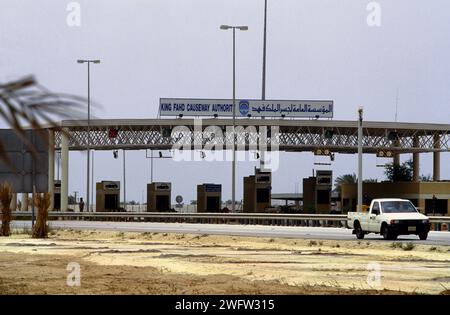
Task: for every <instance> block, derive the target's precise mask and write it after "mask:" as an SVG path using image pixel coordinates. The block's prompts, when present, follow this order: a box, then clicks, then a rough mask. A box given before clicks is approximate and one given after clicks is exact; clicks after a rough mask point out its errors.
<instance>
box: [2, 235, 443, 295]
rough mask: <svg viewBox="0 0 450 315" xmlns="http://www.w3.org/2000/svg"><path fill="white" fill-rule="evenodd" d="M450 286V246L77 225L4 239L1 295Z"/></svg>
mask: <svg viewBox="0 0 450 315" xmlns="http://www.w3.org/2000/svg"><path fill="white" fill-rule="evenodd" d="M73 263H76V264H78V265H79V266H80V283H79V284H80V285H79V286H78V285H75V286H69V285H68V282H67V278H68V276H69V274H70V273H71V271H73V270H71V269H70V268H69V269H68V266H73ZM377 270H379V273H377ZM378 275H379V276H378ZM72 284H73V283H72ZM449 289H450V246H431V245H418V244H410V243H408V242H403V243H402V242H386V241H382V240H379V241H364V240H362V241H358V242H355V241H326V240H320V241H319V240H301V239H272V238H251V237H236V236H212V235H195V234H166V233H131V232H130V233H123V232H108V231H76V230H70V229H69V230H54V231H52V232H51V233H50V235H49V238H47V239H43V240H41V239H39V240H38V239H32V238H31V237H30V236H29V235H28V232H27V231H23V230H22V231H19V230H16V231H14V234H13V235H12V236H11V237H0V294H448V293H449V292H450V291H449Z"/></svg>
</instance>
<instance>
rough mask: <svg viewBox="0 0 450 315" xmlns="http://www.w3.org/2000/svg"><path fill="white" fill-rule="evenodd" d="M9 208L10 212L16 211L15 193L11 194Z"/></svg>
mask: <svg viewBox="0 0 450 315" xmlns="http://www.w3.org/2000/svg"><path fill="white" fill-rule="evenodd" d="M9 208H10V209H11V211H16V208H17V194H16V193H13V194H12V199H11V205H10V207H9Z"/></svg>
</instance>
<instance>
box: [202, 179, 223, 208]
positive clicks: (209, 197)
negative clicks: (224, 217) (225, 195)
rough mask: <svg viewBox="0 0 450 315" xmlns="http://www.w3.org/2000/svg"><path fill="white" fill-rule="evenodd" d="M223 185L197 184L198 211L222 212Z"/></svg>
mask: <svg viewBox="0 0 450 315" xmlns="http://www.w3.org/2000/svg"><path fill="white" fill-rule="evenodd" d="M221 205H222V185H218V184H202V185H198V186H197V212H221Z"/></svg>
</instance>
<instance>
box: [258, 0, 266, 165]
mask: <svg viewBox="0 0 450 315" xmlns="http://www.w3.org/2000/svg"><path fill="white" fill-rule="evenodd" d="M266 51H267V0H264V34H263V64H262V91H261V92H262V93H261V94H262V95H261V99H262V100H263V101H265V100H266ZM262 118H263V119H264V117H262ZM265 153H266V152H265V151H263V150H261V157H260V160H259V168H260V169H261V170H262V171H264V170H265V168H266V165H265V161H266V154H265Z"/></svg>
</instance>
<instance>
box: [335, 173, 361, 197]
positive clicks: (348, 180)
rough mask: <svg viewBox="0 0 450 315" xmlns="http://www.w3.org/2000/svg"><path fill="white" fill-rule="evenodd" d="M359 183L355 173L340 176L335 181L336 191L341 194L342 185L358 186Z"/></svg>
mask: <svg viewBox="0 0 450 315" xmlns="http://www.w3.org/2000/svg"><path fill="white" fill-rule="evenodd" d="M357 181H358V178H357V177H356V174H355V173H353V174H345V175H341V176H338V177H336V179H335V180H334V185H335V186H336V188H335V191H336V192H338V193H339V194H341V185H342V184H356V182H357Z"/></svg>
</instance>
